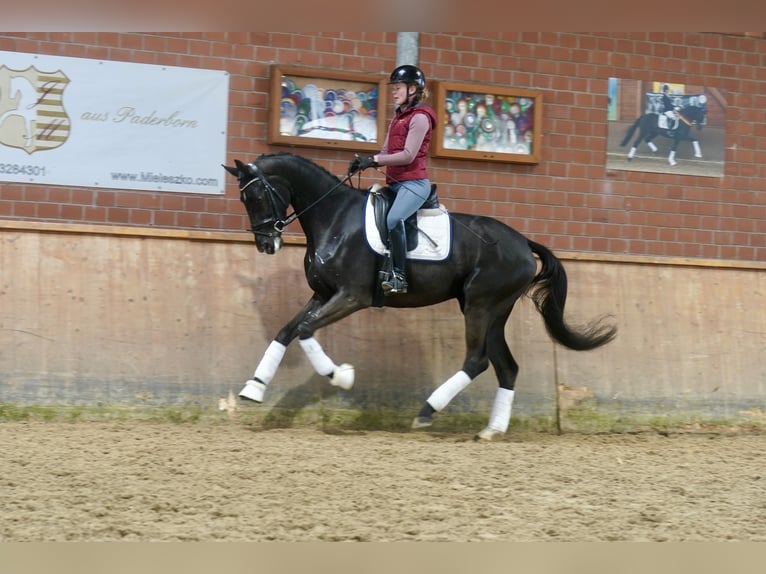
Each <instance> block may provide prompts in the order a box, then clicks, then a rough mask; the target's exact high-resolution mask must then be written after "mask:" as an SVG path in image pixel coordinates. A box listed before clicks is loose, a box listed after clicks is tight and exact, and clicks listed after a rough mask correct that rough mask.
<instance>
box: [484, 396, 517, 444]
mask: <svg viewBox="0 0 766 574" xmlns="http://www.w3.org/2000/svg"><path fill="white" fill-rule="evenodd" d="M513 395H514V391H510V390H508V389H497V392H496V393H495V402H494V403H492V412H491V413H490V415H489V424H488V425H487V427H486V428H485V429H484V430H483V431H481V432H480V433H479V438H481V439H485V440H492V438H493V437H495V436H497V435H500V434H505V431H507V430H508V423H510V421H511V406H512V405H513Z"/></svg>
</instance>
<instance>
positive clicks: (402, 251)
mask: <svg viewBox="0 0 766 574" xmlns="http://www.w3.org/2000/svg"><path fill="white" fill-rule="evenodd" d="M388 238H389V245H390V246H391V262H392V264H391V267H392V269H391V275H390V276H389V278H388V279H387V280H385V281H383V283H381V287H383V293H384V294H386V295H390V294H392V293H406V292H407V279H406V278H405V277H404V265H405V262H406V261H407V236H406V232H405V230H404V220H400V221H399V223H397V224H396V227H394V228H393V229H391V230H389V232H388Z"/></svg>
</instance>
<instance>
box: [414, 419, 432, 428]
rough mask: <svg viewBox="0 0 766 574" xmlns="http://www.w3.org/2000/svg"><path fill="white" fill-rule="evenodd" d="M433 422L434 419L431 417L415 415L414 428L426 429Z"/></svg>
mask: <svg viewBox="0 0 766 574" xmlns="http://www.w3.org/2000/svg"><path fill="white" fill-rule="evenodd" d="M432 424H434V419H433V418H431V417H415V420H413V421H412V428H413V429H424V428H426V427H430V426H431V425H432Z"/></svg>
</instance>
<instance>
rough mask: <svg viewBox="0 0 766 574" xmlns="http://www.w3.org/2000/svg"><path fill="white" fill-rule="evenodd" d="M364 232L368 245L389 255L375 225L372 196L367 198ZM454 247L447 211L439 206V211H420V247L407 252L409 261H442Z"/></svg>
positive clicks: (380, 252)
mask: <svg viewBox="0 0 766 574" xmlns="http://www.w3.org/2000/svg"><path fill="white" fill-rule="evenodd" d="M364 230H365V236H366V237H367V244H368V245H369V246H370V248H371V249H372V250H373V251H374V252H375V253H378V254H380V255H385V254H387V253H388V249H386V246H385V244H384V243H383V240H382V239H381V238H380V232H379V231H378V226H377V225H375V210H374V209H373V207H372V194H368V196H367V204H366V205H365V211H364ZM451 246H452V225H450V217H449V212H448V211H447V209H446V208H445V207H444V206H443V205H441V204H439V207H438V208H437V209H421V210H418V246H417V247H416V248H415V249H413V250H412V251H408V252H407V259H421V260H426V261H442V260H443V259H446V258H447V257H449V254H450V247H451Z"/></svg>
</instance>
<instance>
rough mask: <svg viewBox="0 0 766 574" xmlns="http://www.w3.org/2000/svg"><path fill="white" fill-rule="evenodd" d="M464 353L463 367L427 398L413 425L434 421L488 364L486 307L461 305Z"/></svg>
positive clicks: (423, 424) (487, 311) (420, 425)
mask: <svg viewBox="0 0 766 574" xmlns="http://www.w3.org/2000/svg"><path fill="white" fill-rule="evenodd" d="M463 314H464V316H465V340H466V349H467V351H466V356H465V360H464V361H463V368H462V369H461V370H459V371H458V372H457V373H455V374H454V375H452V376H451V377H450V378H449V379H447V380H446V381H445V382H443V383H442V384H441V385H440V386H439V387H437V388H436V390H435V391H434V392H432V393H431V395H430V396H429V397H428V399H426V403H425V404H424V405H423V408H421V409H420V412H419V413H418V416H417V417H415V420H414V421H413V422H412V428H414V429H417V428H424V427H429V426H431V424H433V415H434V413H437V412H439V411H441V410H442V409H444V408H445V407H446V406H447V405H448V404H449V403H450V401H452V399H454V398H455V397H456V396H457V394H458V393H459V392H460V391H462V390H463V389H464V388H466V387H467V386H468V385H469V384H470V383H471V381H473V380H474V379H475V378H476V377H478V376H479V375H480V374H481V373H483V372H484V371H486V370H487V368H488V367H489V359H488V358H487V352H486V337H487V329H488V325H489V321H490V320H491V311H490V310H486V309H476V310H474V311H472V310H470V308H469V307H468V306H466V307H464V309H463Z"/></svg>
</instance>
